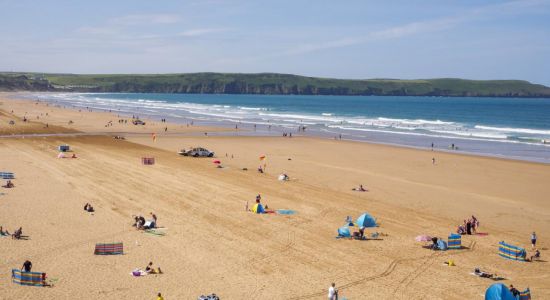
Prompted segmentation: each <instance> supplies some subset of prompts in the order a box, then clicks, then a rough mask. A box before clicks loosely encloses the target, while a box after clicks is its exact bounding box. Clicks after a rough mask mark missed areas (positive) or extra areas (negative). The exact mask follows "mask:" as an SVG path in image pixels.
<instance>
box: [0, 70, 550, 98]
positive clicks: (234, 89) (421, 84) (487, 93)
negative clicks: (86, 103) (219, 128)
mask: <svg viewBox="0 0 550 300" xmlns="http://www.w3.org/2000/svg"><path fill="white" fill-rule="evenodd" d="M21 90H23V91H73V92H128V93H193V94H264V95H290V94H292V95H379V96H389V95H393V96H461V97H550V88H549V87H546V86H544V85H539V84H532V83H530V82H527V81H522V80H466V79H455V78H440V79H419V80H400V79H367V80H348V79H331V78H317V77H306V76H298V75H289V74H275V73H259V74H240V73H189V74H116V75H108V74H96V75H80V74H40V73H0V91H21Z"/></svg>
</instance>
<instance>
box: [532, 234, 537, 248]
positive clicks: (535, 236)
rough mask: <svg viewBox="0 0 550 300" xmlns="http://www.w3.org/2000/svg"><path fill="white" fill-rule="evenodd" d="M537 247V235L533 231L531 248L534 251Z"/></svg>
mask: <svg viewBox="0 0 550 300" xmlns="http://www.w3.org/2000/svg"><path fill="white" fill-rule="evenodd" d="M536 245H537V234H536V233H535V232H534V231H533V233H531V246H532V247H533V249H535V246H536Z"/></svg>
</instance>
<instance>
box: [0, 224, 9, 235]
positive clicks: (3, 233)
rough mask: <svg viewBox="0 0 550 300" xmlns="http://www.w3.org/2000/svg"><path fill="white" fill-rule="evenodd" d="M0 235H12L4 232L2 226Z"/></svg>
mask: <svg viewBox="0 0 550 300" xmlns="http://www.w3.org/2000/svg"><path fill="white" fill-rule="evenodd" d="M0 235H1V236H8V235H10V233H9V232H8V231H7V230H6V231H4V229H3V228H2V226H0Z"/></svg>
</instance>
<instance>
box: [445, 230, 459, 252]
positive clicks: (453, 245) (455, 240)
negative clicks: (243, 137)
mask: <svg viewBox="0 0 550 300" xmlns="http://www.w3.org/2000/svg"><path fill="white" fill-rule="evenodd" d="M461 248H462V236H461V235H460V234H454V233H451V235H449V239H448V242H447V249H449V250H451V249H461Z"/></svg>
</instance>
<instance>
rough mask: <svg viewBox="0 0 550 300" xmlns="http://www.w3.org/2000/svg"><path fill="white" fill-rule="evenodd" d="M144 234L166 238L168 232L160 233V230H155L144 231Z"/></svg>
mask: <svg viewBox="0 0 550 300" xmlns="http://www.w3.org/2000/svg"><path fill="white" fill-rule="evenodd" d="M143 233H148V234H152V235H155V236H165V235H166V232H162V231H158V230H155V229H146V230H145V231H143Z"/></svg>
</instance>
